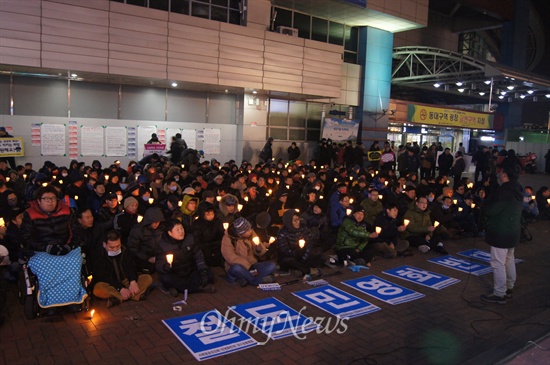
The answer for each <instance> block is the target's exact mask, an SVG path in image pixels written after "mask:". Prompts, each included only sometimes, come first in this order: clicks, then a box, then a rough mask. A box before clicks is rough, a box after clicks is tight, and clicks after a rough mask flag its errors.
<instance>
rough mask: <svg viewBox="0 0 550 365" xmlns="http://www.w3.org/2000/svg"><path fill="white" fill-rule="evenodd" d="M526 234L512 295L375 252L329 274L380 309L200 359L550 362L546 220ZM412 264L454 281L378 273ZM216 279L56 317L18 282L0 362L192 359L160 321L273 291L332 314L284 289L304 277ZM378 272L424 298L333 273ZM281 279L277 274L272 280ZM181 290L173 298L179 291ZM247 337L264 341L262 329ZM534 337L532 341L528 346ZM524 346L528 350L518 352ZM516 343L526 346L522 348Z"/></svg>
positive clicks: (531, 180) (455, 246)
mask: <svg viewBox="0 0 550 365" xmlns="http://www.w3.org/2000/svg"><path fill="white" fill-rule="evenodd" d="M521 182H522V183H523V184H531V185H533V186H535V187H539V186H541V185H543V184H544V185H547V186H548V185H549V184H550V177H548V176H547V175H535V176H533V175H531V176H527V177H522V180H521ZM529 229H530V230H531V232H532V234H533V235H534V237H535V238H534V240H533V241H531V242H529V243H522V244H521V245H520V246H519V247H518V248H517V251H516V252H517V253H516V257H518V258H521V259H523V260H525V262H524V263H521V264H519V265H518V266H517V269H518V281H517V284H516V289H515V291H514V299H513V300H511V301H509V303H508V304H506V305H496V304H495V305H485V304H483V303H481V302H480V301H479V295H480V294H482V293H488V292H490V291H491V287H492V275H491V274H486V275H483V276H480V277H477V276H473V275H467V274H465V273H461V272H459V271H455V270H452V269H448V268H445V267H442V266H439V265H436V264H433V263H430V262H428V261H427V260H428V259H430V258H433V257H436V256H435V255H434V254H430V253H428V254H421V253H419V252H418V253H415V255H414V256H413V257H408V258H397V259H391V260H384V259H378V260H376V261H375V262H374V263H373V267H372V268H371V269H370V270H369V271H361V272H360V273H352V272H351V271H349V270H347V269H342V271H343V272H344V273H343V274H342V275H339V276H332V277H330V278H327V281H329V282H330V283H331V284H332V285H334V286H336V287H338V288H341V289H343V290H345V291H347V292H349V293H353V294H355V295H357V296H358V297H360V298H362V299H365V300H367V301H369V302H371V303H372V304H375V305H377V306H379V307H380V308H381V310H380V311H377V312H375V313H371V314H368V315H365V316H361V317H357V318H353V319H351V320H349V321H347V322H346V323H347V326H348V328H347V330H346V331H345V332H344V333H343V334H337V333H335V332H333V333H330V334H327V333H321V334H317V333H310V334H308V335H307V338H306V339H304V340H298V339H296V338H294V337H288V338H285V339H281V340H276V341H269V342H268V343H267V344H265V345H264V346H257V347H254V348H251V349H247V350H243V351H239V352H236V353H234V354H230V355H227V356H224V357H220V358H216V359H214V360H210V361H206V363H219V364H245V363H246V364H249V363H253V364H258V363H266V364H293V363H299V364H311V363H315V364H351V363H353V364H475V365H479V364H495V363H502V364H550V360H549V356H548V351H545V350H548V348H550V343H549V342H550V341H549V340H548V339H546V340H542V341H541V339H542V338H543V337H544V336H545V335H546V334H548V333H550V330H549V326H550V306H549V303H550V284H549V282H548V278H549V277H550V264H549V256H550V255H549V249H550V240H549V237H550V236H549V230H550V223H549V222H548V221H545V222H538V223H535V224H532V225H530V227H529ZM446 246H447V249H448V251H449V252H450V253H451V254H456V253H457V252H459V251H463V250H466V249H471V248H479V249H484V250H487V248H488V246H487V245H486V244H485V243H483V242H482V240H481V239H476V240H474V239H462V240H458V241H451V242H449V243H448V244H447V245H446ZM405 264H407V265H411V266H415V267H419V268H423V269H426V270H429V271H435V272H438V273H441V274H444V275H447V276H450V277H453V278H457V279H459V280H460V282H459V283H457V284H454V285H451V286H449V287H447V288H444V289H442V290H433V289H430V288H427V287H423V286H419V285H416V284H412V283H407V282H404V281H402V280H400V279H397V278H392V277H389V276H387V275H385V274H382V271H383V270H386V269H389V268H392V267H396V266H401V265H405ZM331 271H334V269H326V270H324V272H326V273H329V272H331ZM217 274H218V277H219V280H218V283H217V285H216V286H217V288H218V292H217V293H216V294H195V295H191V296H190V297H189V300H188V302H189V304H188V305H187V306H183V310H182V311H181V312H174V311H173V309H172V302H174V299H173V298H172V297H170V296H167V295H165V294H163V293H162V292H161V291H159V290H155V291H153V292H152V293H151V294H150V296H149V297H148V298H147V300H146V301H144V302H138V303H135V302H132V303H123V304H122V305H120V306H118V307H114V308H111V309H107V308H106V305H105V302H104V301H100V300H96V301H95V302H94V303H93V308H94V309H95V310H96V313H95V316H94V318H93V319H90V318H89V313H77V314H72V313H66V314H64V315H63V317H62V318H61V319H60V321H57V322H50V321H48V320H47V319H41V318H39V319H35V320H32V321H28V320H25V319H24V316H23V310H22V307H21V306H20V305H19V304H18V303H17V299H16V289H15V287H11V288H10V291H9V293H8V295H9V297H8V306H9V314H10V317H9V319H8V320H7V323H6V324H5V325H4V326H3V327H1V328H0V363H3V364H10V365H11V364H72V363H75V364H134V363H137V364H172V363H174V364H181V363H190V362H194V361H195V360H194V358H193V356H192V355H191V354H190V353H189V351H187V349H186V348H185V347H184V346H183V345H182V344H181V343H180V342H179V341H178V340H177V339H176V338H175V337H174V336H173V335H172V334H171V333H170V332H169V331H168V329H167V328H166V327H165V326H164V325H163V324H162V322H161V320H163V319H167V318H173V317H179V316H183V315H187V314H193V313H198V312H202V311H206V310H210V309H214V308H216V309H218V310H219V311H220V312H222V313H224V312H225V310H226V308H227V306H230V305H235V304H241V303H246V302H250V301H253V300H257V299H260V298H267V297H270V296H274V297H276V298H278V299H280V300H281V301H282V302H284V303H286V304H287V305H289V306H291V307H293V308H295V309H300V308H302V307H303V306H304V305H306V309H305V311H304V313H305V314H306V315H307V316H313V317H325V323H327V322H326V321H328V319H329V318H331V319H332V321H333V322H332V324H331V326H333V324H334V317H331V316H329V315H328V314H326V313H325V312H323V311H322V310H320V309H318V308H316V307H313V306H311V305H309V304H305V302H302V301H301V300H300V299H298V298H296V297H295V296H293V295H292V292H295V291H299V290H304V289H307V288H309V286H308V285H307V284H302V283H300V284H296V285H291V286H286V287H283V290H281V291H278V292H262V291H260V290H259V289H256V288H252V287H246V288H240V287H238V286H231V285H228V284H226V283H225V282H224V281H223V279H221V274H222V273H221V271H219V272H217ZM371 274H374V275H377V276H380V277H383V278H385V279H388V280H390V281H393V282H395V283H398V284H401V285H403V286H406V287H408V288H411V289H413V290H416V291H418V292H420V293H423V294H425V297H424V298H421V299H418V300H416V301H413V302H408V303H403V304H399V305H395V306H393V305H389V304H385V303H383V302H381V301H378V300H376V299H373V298H370V297H368V296H367V295H363V294H361V293H358V292H355V291H353V290H352V289H349V288H347V287H346V286H344V285H342V284H341V283H340V282H341V281H343V280H346V279H351V278H357V277H361V276H366V275H371ZM286 280H288V278H286V277H281V278H279V281H280V282H283V281H286ZM180 299H181V297H180ZM253 337H254V338H255V339H256V340H258V341H260V342H262V341H264V340H265V336H263V335H261V334H255V335H253ZM532 343H535V344H538V345H537V346H538V347H536V346H532ZM525 349H527V350H526V351H525ZM522 350H524V351H522Z"/></svg>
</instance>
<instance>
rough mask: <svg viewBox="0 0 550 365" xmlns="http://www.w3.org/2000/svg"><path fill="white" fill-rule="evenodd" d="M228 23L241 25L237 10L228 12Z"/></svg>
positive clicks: (239, 13) (239, 14)
mask: <svg viewBox="0 0 550 365" xmlns="http://www.w3.org/2000/svg"><path fill="white" fill-rule="evenodd" d="M229 23H230V24H236V25H241V12H240V11H238V10H229Z"/></svg>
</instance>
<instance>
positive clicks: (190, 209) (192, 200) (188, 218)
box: [181, 195, 199, 232]
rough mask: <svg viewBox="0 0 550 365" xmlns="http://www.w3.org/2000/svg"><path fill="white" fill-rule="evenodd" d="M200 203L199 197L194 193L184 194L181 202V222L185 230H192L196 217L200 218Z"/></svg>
mask: <svg viewBox="0 0 550 365" xmlns="http://www.w3.org/2000/svg"><path fill="white" fill-rule="evenodd" d="M198 205H199V198H196V197H194V196H193V195H184V196H183V199H182V202H181V213H182V216H181V222H182V224H183V228H185V232H191V227H192V226H193V224H194V222H195V219H196V218H198V216H197V215H196V214H197V207H198Z"/></svg>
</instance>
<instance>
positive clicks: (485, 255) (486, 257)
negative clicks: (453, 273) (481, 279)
mask: <svg viewBox="0 0 550 365" xmlns="http://www.w3.org/2000/svg"><path fill="white" fill-rule="evenodd" d="M458 254H459V255H460V256H465V257H470V258H472V259H476V260H479V261H483V262H487V263H489V262H491V253H490V252H487V251H482V250H478V249H477V248H475V249H473V250H466V251H462V252H459V253H458ZM515 262H516V264H519V263H522V262H523V260H522V259H516V260H515Z"/></svg>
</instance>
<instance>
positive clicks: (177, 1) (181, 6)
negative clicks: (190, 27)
mask: <svg viewBox="0 0 550 365" xmlns="http://www.w3.org/2000/svg"><path fill="white" fill-rule="evenodd" d="M170 11H171V12H173V13H178V14H185V15H189V0H172V2H171V4H170Z"/></svg>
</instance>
